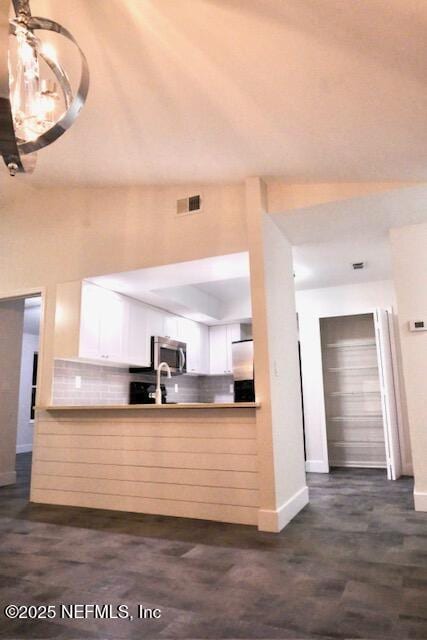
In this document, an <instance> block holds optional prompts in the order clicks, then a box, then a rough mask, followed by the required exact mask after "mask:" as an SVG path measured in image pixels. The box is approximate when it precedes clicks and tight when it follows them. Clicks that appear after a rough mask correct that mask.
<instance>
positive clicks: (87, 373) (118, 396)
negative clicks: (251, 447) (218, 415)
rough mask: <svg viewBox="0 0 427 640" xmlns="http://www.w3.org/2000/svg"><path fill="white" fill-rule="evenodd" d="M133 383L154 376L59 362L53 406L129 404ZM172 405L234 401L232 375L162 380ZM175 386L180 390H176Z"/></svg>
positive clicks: (54, 386) (178, 377)
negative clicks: (130, 389)
mask: <svg viewBox="0 0 427 640" xmlns="http://www.w3.org/2000/svg"><path fill="white" fill-rule="evenodd" d="M132 380H139V381H142V382H152V383H154V384H155V376H154V375H153V374H134V373H129V371H128V370H127V369H123V368H119V367H105V366H102V365H96V364H88V363H85V362H74V361H70V360H55V367H54V376H53V398H52V400H53V404H56V405H78V404H82V405H91V404H127V403H128V402H129V383H130V382H131V381H132ZM163 383H164V384H166V388H167V393H168V401H169V402H232V401H233V392H232V390H231V385H232V384H233V378H232V376H175V377H173V378H172V379H167V378H164V377H162V384H163ZM175 385H178V390H177V391H175Z"/></svg>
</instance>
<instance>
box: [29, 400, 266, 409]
mask: <svg viewBox="0 0 427 640" xmlns="http://www.w3.org/2000/svg"><path fill="white" fill-rule="evenodd" d="M259 407H260V403H259V402H219V403H214V402H184V403H179V404H85V405H81V404H79V405H60V404H57V405H49V406H47V407H37V409H39V410H42V411H83V410H84V411H104V410H114V411H117V410H118V411H135V410H136V411H159V410H161V411H164V410H166V411H170V410H177V409H178V410H180V409H258V408H259Z"/></svg>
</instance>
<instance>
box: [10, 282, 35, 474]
mask: <svg viewBox="0 0 427 640" xmlns="http://www.w3.org/2000/svg"><path fill="white" fill-rule="evenodd" d="M41 303H42V298H41V296H40V295H31V296H22V297H19V298H14V299H7V300H1V301H0V356H1V362H2V370H1V371H0V432H1V437H2V447H1V453H0V486H7V485H13V484H15V482H16V468H17V467H18V468H21V467H22V466H25V467H26V468H29V466H30V464H31V456H32V449H33V437H34V420H35V404H36V394H37V380H38V362H39V345H40V322H41Z"/></svg>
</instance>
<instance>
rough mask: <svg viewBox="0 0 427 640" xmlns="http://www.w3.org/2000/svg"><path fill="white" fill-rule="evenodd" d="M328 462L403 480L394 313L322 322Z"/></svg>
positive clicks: (329, 319)
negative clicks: (384, 472) (382, 471)
mask: <svg viewBox="0 0 427 640" xmlns="http://www.w3.org/2000/svg"><path fill="white" fill-rule="evenodd" d="M320 332H321V341H322V363H323V382H324V395H325V410H326V432H327V444H328V458H329V465H330V466H331V467H366V468H383V469H386V470H387V477H388V478H389V479H393V480H395V479H397V478H398V477H399V476H400V475H401V462H400V447H399V437H398V411H397V394H396V388H395V380H394V371H393V357H392V339H393V332H392V325H391V314H390V313H389V312H388V311H385V310H377V311H375V312H374V313H365V314H359V315H349V316H339V317H330V318H321V319H320Z"/></svg>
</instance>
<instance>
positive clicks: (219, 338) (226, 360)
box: [209, 324, 241, 375]
mask: <svg viewBox="0 0 427 640" xmlns="http://www.w3.org/2000/svg"><path fill="white" fill-rule="evenodd" d="M240 338H241V333H240V325H239V324H227V325H217V326H214V327H210V328H209V350H210V358H209V361H210V374H211V375H229V374H231V373H233V363H232V347H231V343H232V342H234V341H236V340H240Z"/></svg>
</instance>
